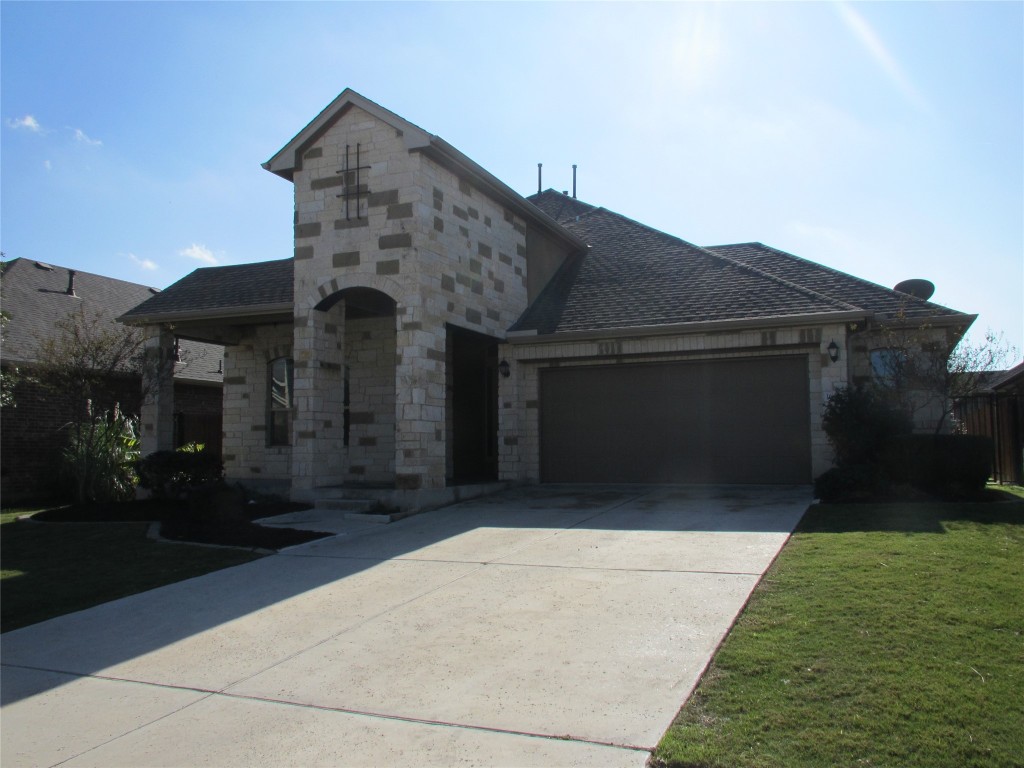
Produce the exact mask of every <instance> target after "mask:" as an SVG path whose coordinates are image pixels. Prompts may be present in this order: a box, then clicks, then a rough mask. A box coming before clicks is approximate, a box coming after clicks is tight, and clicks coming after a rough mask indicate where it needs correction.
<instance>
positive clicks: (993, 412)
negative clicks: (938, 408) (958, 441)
mask: <svg viewBox="0 0 1024 768" xmlns="http://www.w3.org/2000/svg"><path fill="white" fill-rule="evenodd" d="M955 416H956V419H957V421H958V422H959V424H960V426H961V427H962V428H963V430H964V431H965V432H967V434H970V435H984V436H986V437H991V438H992V443H993V455H992V478H993V479H994V480H995V481H996V482H997V483H1018V484H1019V483H1024V363H1020V364H1019V365H1017V366H1015V367H1014V368H1011V369H1010V370H1008V371H997V372H994V373H992V374H988V375H987V376H986V378H985V381H983V382H982V384H981V386H980V387H979V391H978V394H977V395H975V396H973V397H968V398H965V399H963V400H961V401H960V402H958V403H957V405H956V412H955Z"/></svg>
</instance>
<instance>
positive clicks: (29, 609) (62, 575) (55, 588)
mask: <svg viewBox="0 0 1024 768" xmlns="http://www.w3.org/2000/svg"><path fill="white" fill-rule="evenodd" d="M26 513H27V510H5V511H4V513H3V516H2V517H0V562H2V563H3V570H2V572H0V631H2V632H6V631H8V630H11V629H17V628H18V627H23V626H26V625H28V624H34V623H36V622H38V621H43V620H45V619H50V618H53V617H54V616H60V615H62V614H65V613H70V612H72V611H79V610H82V609H83V608H89V607H91V606H94V605H98V604H100V603H105V602H107V601H108V600H115V599H117V598H119V597H126V596H128V595H132V594H135V593H136V592H143V591H145V590H147V589H153V588H154V587H159V586H163V585H164V584H170V583H172V582H175V581H182V580H183V579H189V578H192V577H193V576H201V575H202V574H204V573H209V572H211V571H216V570H220V569H221V568H227V567H229V566H232V565H239V564H241V563H245V562H248V561H250V560H255V559H257V558H259V557H262V555H260V554H257V553H254V552H246V551H243V550H238V549H216V548H211V547H198V546H187V545H176V544H166V543H162V542H158V541H153V540H151V539H149V538H147V537H146V531H147V529H148V528H149V523H145V522H136V523H40V522H33V521H31V520H19V519H17V518H18V516H19V515H23V514H26Z"/></svg>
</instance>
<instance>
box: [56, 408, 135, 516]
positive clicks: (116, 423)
mask: <svg viewBox="0 0 1024 768" xmlns="http://www.w3.org/2000/svg"><path fill="white" fill-rule="evenodd" d="M87 413H88V415H89V416H90V417H91V415H92V406H91V404H89V405H88V410H87ZM72 427H73V428H72V432H71V437H70V439H69V440H68V444H67V446H66V447H65V448H64V450H63V452H62V453H61V462H62V467H61V468H62V472H63V476H64V477H65V478H66V479H67V481H68V482H69V483H70V485H71V487H72V489H73V493H74V497H75V501H77V502H79V503H85V502H97V503H107V502H111V501H126V500H128V499H130V498H131V497H132V495H133V494H134V492H135V483H136V482H137V480H138V478H137V477H136V475H135V471H134V467H135V462H136V460H137V459H138V457H139V450H138V446H139V438H138V421H137V420H136V419H134V418H132V417H131V416H125V415H123V414H122V413H120V412H119V410H118V408H117V407H116V406H115V407H114V411H113V413H112V414H107V413H104V414H103V415H102V416H97V417H95V418H90V419H89V420H88V421H85V422H83V423H79V424H74V425H72Z"/></svg>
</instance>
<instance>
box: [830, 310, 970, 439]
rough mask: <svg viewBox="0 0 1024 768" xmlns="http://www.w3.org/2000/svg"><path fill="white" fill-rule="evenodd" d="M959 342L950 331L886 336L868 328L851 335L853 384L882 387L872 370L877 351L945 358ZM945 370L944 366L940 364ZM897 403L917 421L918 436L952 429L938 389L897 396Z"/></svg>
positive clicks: (923, 330) (921, 330)
mask: <svg viewBox="0 0 1024 768" xmlns="http://www.w3.org/2000/svg"><path fill="white" fill-rule="evenodd" d="M955 341H956V340H955V338H954V337H953V336H951V335H950V330H949V329H946V328H909V329H907V330H906V331H900V332H897V331H893V332H886V331H885V330H884V329H880V328H866V329H863V330H861V331H860V332H858V333H853V334H851V335H850V381H851V383H852V384H870V383H878V380H877V377H876V375H875V371H874V370H873V368H872V363H871V353H872V352H873V351H874V350H879V349H885V348H888V347H892V346H896V347H897V348H902V349H904V350H915V351H914V352H913V354H915V355H916V356H926V355H943V354H944V352H945V350H949V349H951V348H952V347H953V346H954V344H955ZM938 365H939V366H940V367H941V366H942V365H944V363H938ZM893 401H894V402H895V403H898V404H900V403H901V404H902V407H904V408H905V409H906V410H908V411H909V413H910V415H911V416H912V417H913V420H914V427H915V430H916V431H918V432H924V433H930V432H934V431H935V429H936V426H937V425H939V424H940V422H941V425H942V429H943V430H944V431H948V430H949V429H951V428H952V425H951V423H950V419H949V418H948V416H946V403H945V400H944V398H943V396H942V393H941V392H940V391H936V390H934V389H932V390H928V389H918V390H907V391H901V392H899V393H896V392H894V393H893Z"/></svg>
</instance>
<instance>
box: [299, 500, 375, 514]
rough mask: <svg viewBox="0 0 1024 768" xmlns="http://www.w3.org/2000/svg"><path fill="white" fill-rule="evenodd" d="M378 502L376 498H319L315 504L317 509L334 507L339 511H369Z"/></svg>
mask: <svg viewBox="0 0 1024 768" xmlns="http://www.w3.org/2000/svg"><path fill="white" fill-rule="evenodd" d="M376 504H377V501H376V500H374V499H341V498H336V499H335V498H327V499H317V500H316V501H315V502H313V506H314V507H316V508H317V509H334V510H337V511H339V512H367V511H369V510H370V509H373V507H374V506H375V505H376Z"/></svg>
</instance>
